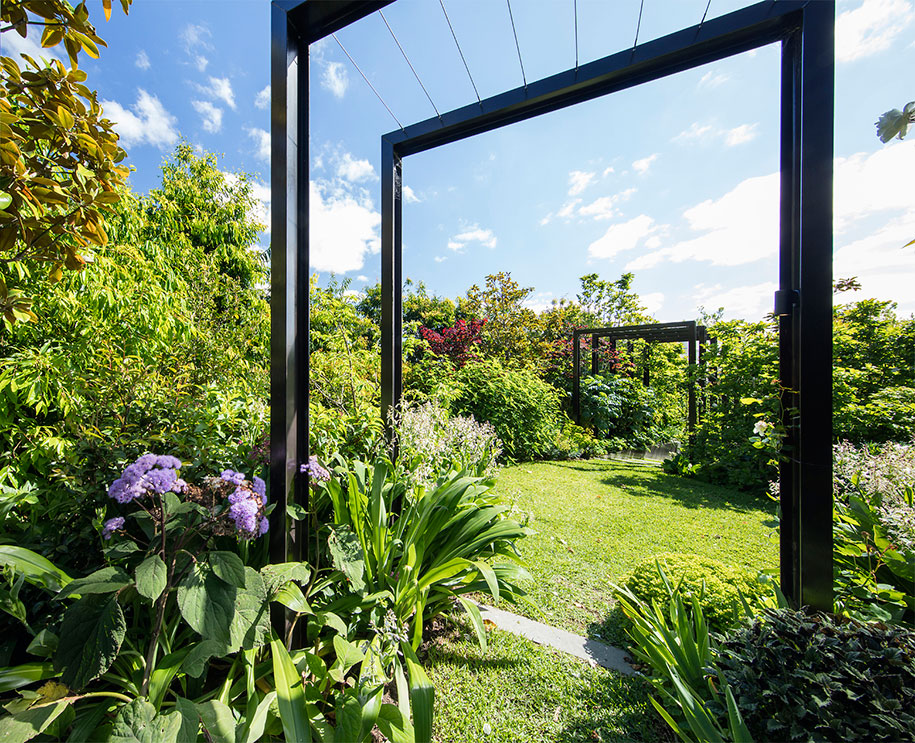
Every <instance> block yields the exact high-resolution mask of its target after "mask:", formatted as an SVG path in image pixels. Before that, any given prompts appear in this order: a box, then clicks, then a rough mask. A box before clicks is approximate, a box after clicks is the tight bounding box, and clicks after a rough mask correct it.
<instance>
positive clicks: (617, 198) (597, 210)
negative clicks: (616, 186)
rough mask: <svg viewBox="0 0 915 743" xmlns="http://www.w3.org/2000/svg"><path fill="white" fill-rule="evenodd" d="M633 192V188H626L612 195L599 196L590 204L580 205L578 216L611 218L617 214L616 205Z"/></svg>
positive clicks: (634, 190)
mask: <svg viewBox="0 0 915 743" xmlns="http://www.w3.org/2000/svg"><path fill="white" fill-rule="evenodd" d="M635 192H636V189H635V188H627V189H626V190H625V191H620V192H619V193H617V194H613V195H612V196H601V197H600V198H598V199H595V200H594V201H592V202H591V203H590V204H586V205H585V206H582V207H580V208H579V209H578V216H580V217H593V218H594V219H596V220H602V219H612V218H613V217H615V216H616V215H617V214H619V210H618V209H617V208H616V205H617V204H618V203H619V202H621V201H626V200H627V199H628V198H629V197H630V196H632V194H634V193H635Z"/></svg>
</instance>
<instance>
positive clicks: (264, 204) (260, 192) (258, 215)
mask: <svg viewBox="0 0 915 743" xmlns="http://www.w3.org/2000/svg"><path fill="white" fill-rule="evenodd" d="M222 176H223V178H225V179H226V185H228V187H229V190H230V191H231V190H234V189H235V188H236V186H237V185H238V184H239V182H240V181H241V179H240V178H239V177H238V176H237V175H236V174H235V173H229V172H226V171H222ZM248 184H249V185H250V187H251V198H252V199H253V200H254V207H253V209H252V211H251V217H252V218H253V219H255V220H256V221H258V222H260V223H261V224H262V225H264V226H265V228H266V232H270V217H271V211H270V186H268V185H267V184H266V183H260V182H259V181H249V182H248Z"/></svg>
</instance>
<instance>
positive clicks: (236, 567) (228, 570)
mask: <svg viewBox="0 0 915 743" xmlns="http://www.w3.org/2000/svg"><path fill="white" fill-rule="evenodd" d="M210 567H211V568H212V569H213V572H214V573H216V575H217V577H219V578H221V579H222V580H224V581H225V582H226V583H228V584H229V585H230V586H235V587H236V588H244V587H245V564H244V563H243V562H242V561H241V558H240V557H239V556H238V555H236V554H235V553H234V552H211V553H210Z"/></svg>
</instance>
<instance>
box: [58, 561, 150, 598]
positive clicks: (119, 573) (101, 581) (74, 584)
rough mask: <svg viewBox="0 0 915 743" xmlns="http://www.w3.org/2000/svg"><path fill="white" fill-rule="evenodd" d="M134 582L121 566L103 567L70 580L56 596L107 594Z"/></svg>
mask: <svg viewBox="0 0 915 743" xmlns="http://www.w3.org/2000/svg"><path fill="white" fill-rule="evenodd" d="M131 583H133V581H132V580H130V576H129V575H127V573H125V572H124V571H123V570H121V568H110V567H109V568H102V569H101V570H96V571H95V572H94V573H92V574H91V575H87V576H86V577H85V578H77V579H76V580H73V581H70V582H69V583H68V584H67V587H66V588H64V589H63V590H62V591H61V592H60V593H58V594H57V596H56V597H55V598H57V599H63V598H66V597H67V596H73V595H79V596H87V595H90V594H97V593H101V594H105V593H114V592H115V591H120V590H121V589H122V588H124V587H125V586H129V585H130V584H131Z"/></svg>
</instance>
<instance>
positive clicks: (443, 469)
mask: <svg viewBox="0 0 915 743" xmlns="http://www.w3.org/2000/svg"><path fill="white" fill-rule="evenodd" d="M394 428H395V432H396V434H397V442H398V446H399V453H398V459H397V466H398V469H399V470H400V474H401V476H403V477H404V478H405V479H407V480H409V481H410V482H411V483H413V484H416V485H426V486H428V485H431V484H433V483H435V482H436V481H437V480H438V479H439V478H440V477H441V476H442V475H446V474H448V472H450V471H451V470H460V469H466V470H468V471H470V472H472V473H473V474H474V475H477V476H480V477H491V476H492V475H495V473H496V472H497V470H498V465H497V463H496V460H497V458H498V456H499V454H501V453H502V442H501V441H500V440H499V437H498V436H497V435H496V431H495V429H494V428H493V427H492V426H491V425H490V424H489V423H478V422H477V421H476V420H475V419H474V418H473V417H472V416H468V417H466V418H465V417H463V416H451V415H450V414H449V413H448V411H447V410H446V409H445V408H443V407H441V406H440V405H438V404H436V403H434V402H426V403H423V404H421V405H415V406H411V407H408V408H405V409H404V410H403V411H402V412H401V413H400V415H399V416H397V417H396V418H395V420H394Z"/></svg>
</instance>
